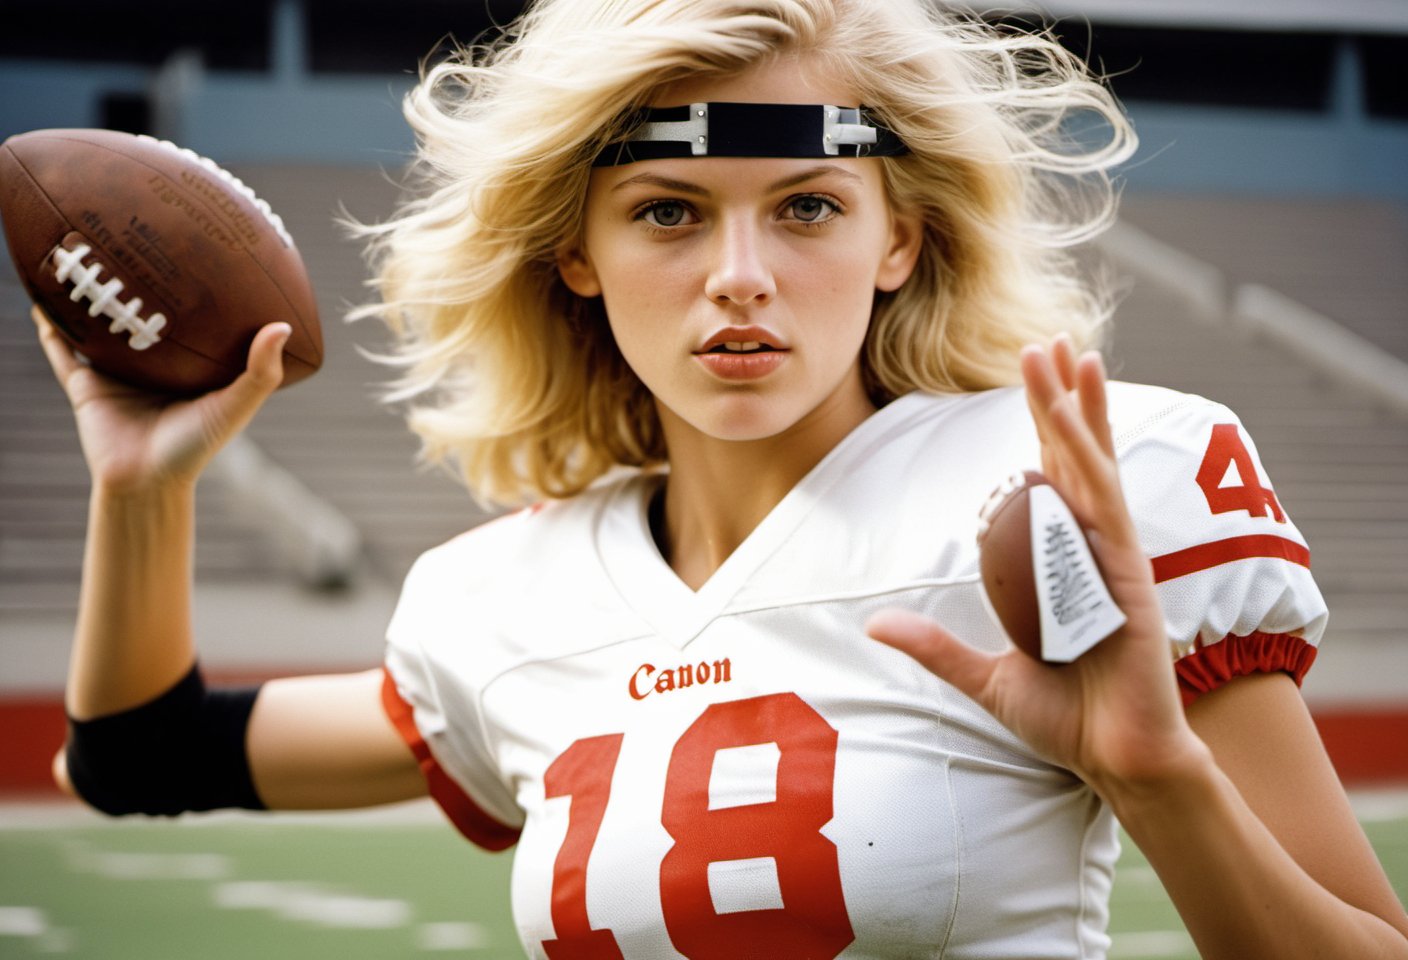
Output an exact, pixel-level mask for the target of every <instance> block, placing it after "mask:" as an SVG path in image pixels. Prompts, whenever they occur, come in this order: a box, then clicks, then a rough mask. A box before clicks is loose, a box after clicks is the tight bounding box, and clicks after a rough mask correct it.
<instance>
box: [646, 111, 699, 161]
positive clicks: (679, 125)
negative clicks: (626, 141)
mask: <svg viewBox="0 0 1408 960" xmlns="http://www.w3.org/2000/svg"><path fill="white" fill-rule="evenodd" d="M630 139H631V140H648V141H652V142H660V141H669V142H679V143H687V144H689V150H690V153H692V154H694V155H695V156H696V157H706V156H708V155H709V105H708V104H707V103H691V104H690V105H689V119H688V120H670V121H663V122H662V121H651V122H650V123H643V124H641V125H640V129H638V130H636V132H635V133H633V134H632V135H631V136H630Z"/></svg>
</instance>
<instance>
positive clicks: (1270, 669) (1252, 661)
mask: <svg viewBox="0 0 1408 960" xmlns="http://www.w3.org/2000/svg"><path fill="white" fill-rule="evenodd" d="M1315 654H1316V649H1315V648H1314V647H1313V646H1311V645H1310V644H1308V643H1306V642H1305V640H1304V639H1302V638H1301V637H1295V636H1291V635H1290V634H1288V633H1262V632H1260V631H1257V632H1256V633H1251V634H1248V635H1247V636H1245V637H1239V636H1237V635H1236V634H1229V635H1227V636H1226V637H1223V638H1222V640H1221V641H1220V642H1218V643H1213V644H1209V645H1208V646H1205V647H1203V646H1200V647H1197V648H1196V649H1194V651H1193V652H1192V653H1190V654H1188V655H1187V656H1186V657H1182V658H1180V659H1179V660H1177V661H1176V662H1175V663H1174V665H1173V668H1174V671H1175V672H1176V673H1177V674H1178V689H1179V692H1180V693H1181V694H1182V695H1183V705H1184V706H1185V707H1186V706H1188V704H1190V703H1192V702H1193V701H1194V700H1196V699H1198V697H1200V696H1202V695H1203V694H1205V693H1209V692H1211V691H1213V690H1216V689H1217V688H1218V687H1220V686H1222V685H1223V684H1225V683H1227V682H1228V681H1230V680H1234V679H1236V678H1237V677H1245V676H1248V675H1250V674H1253V673H1289V674H1290V675H1291V679H1292V680H1294V681H1295V682H1296V685H1297V686H1299V685H1300V682H1301V681H1302V680H1304V679H1305V673H1306V671H1307V670H1309V669H1310V665H1311V664H1312V663H1314V662H1315Z"/></svg>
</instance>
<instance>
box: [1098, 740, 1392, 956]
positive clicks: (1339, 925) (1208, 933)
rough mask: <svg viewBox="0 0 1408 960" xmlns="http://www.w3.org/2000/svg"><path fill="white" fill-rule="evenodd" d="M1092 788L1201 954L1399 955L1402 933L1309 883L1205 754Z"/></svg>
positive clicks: (1311, 879)
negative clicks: (1145, 777)
mask: <svg viewBox="0 0 1408 960" xmlns="http://www.w3.org/2000/svg"><path fill="white" fill-rule="evenodd" d="M1097 789H1099V790H1100V792H1101V793H1102V795H1103V796H1105V798H1106V800H1108V801H1109V802H1110V803H1111V805H1112V807H1113V808H1114V811H1115V814H1116V816H1117V817H1118V818H1119V820H1120V823H1121V824H1122V825H1123V827H1124V828H1125V830H1126V831H1127V832H1128V833H1129V835H1130V837H1131V838H1132V839H1133V840H1134V842H1135V843H1136V844H1137V845H1138V846H1139V849H1140V850H1141V851H1142V852H1143V853H1144V855H1145V856H1146V857H1147V858H1148V860H1149V863H1150V865H1151V866H1153V868H1154V870H1155V871H1156V872H1157V873H1158V875H1159V878H1160V879H1161V880H1162V882H1163V885H1164V888H1165V889H1166V890H1167V891H1168V894H1169V896H1170V897H1171V898H1172V900H1173V902H1174V905H1175V906H1176V907H1177V908H1178V912H1179V914H1180V915H1181V916H1182V918H1183V921H1184V923H1185V924H1186V925H1187V927H1188V931H1189V933H1190V934H1191V935H1192V937H1193V940H1194V942H1195V943H1196V944H1197V947H1198V951H1199V955H1200V956H1202V957H1203V958H1204V960H1218V958H1228V960H1234V958H1235V960H1244V958H1247V957H1276V958H1277V960H1290V958H1296V957H1316V958H1321V960H1327V958H1344V960H1372V958H1395V960H1401V958H1408V938H1405V936H1404V934H1403V933H1402V932H1400V931H1399V930H1396V929H1395V928H1394V927H1393V926H1392V925H1390V924H1389V923H1388V922H1386V921H1385V920H1383V919H1381V918H1380V917H1378V916H1375V915H1373V914H1371V913H1369V912H1367V911H1364V910H1361V909H1358V908H1357V907H1354V906H1352V905H1350V904H1348V903H1346V902H1344V901H1343V900H1341V899H1339V898H1338V897H1336V896H1335V895H1334V894H1332V893H1331V892H1330V891H1328V890H1326V889H1325V888H1324V887H1323V886H1321V885H1320V884H1319V883H1317V882H1316V881H1315V880H1314V879H1313V878H1312V877H1310V876H1309V875H1308V874H1307V873H1306V872H1305V871H1304V870H1303V869H1301V867H1300V866H1299V865H1298V864H1297V863H1296V862H1295V861H1294V860H1293V859H1292V858H1291V856H1290V855H1289V854H1288V853H1286V851H1285V850H1284V849H1283V848H1282V846H1281V845H1280V843H1278V842H1277V840H1276V838H1275V837H1274V836H1273V835H1272V833H1271V832H1270V831H1269V830H1268V829H1267V828H1266V826H1265V825H1264V824H1263V823H1262V822H1261V821H1260V820H1259V819H1258V818H1257V817H1256V815H1255V814H1254V813H1253V812H1252V811H1251V809H1249V808H1248V806H1247V804H1246V803H1245V802H1244V801H1243V799H1242V797H1241V795H1240V794H1239V793H1238V791H1237V788H1236V786H1235V785H1234V784H1233V783H1232V781H1231V780H1230V779H1228V777H1227V776H1226V775H1225V774H1224V773H1223V772H1222V770H1221V769H1220V768H1219V767H1218V766H1217V764H1216V763H1215V762H1214V761H1213V758H1212V756H1211V754H1210V753H1207V754H1204V755H1202V756H1200V757H1198V758H1196V759H1195V760H1194V761H1193V762H1189V763H1185V764H1184V766H1183V769H1181V770H1179V771H1178V772H1176V773H1174V774H1171V775H1170V776H1169V777H1167V778H1164V779H1162V780H1161V781H1160V782H1158V783H1145V784H1139V785H1129V784H1104V785H1100V786H1099V787H1098V788H1097Z"/></svg>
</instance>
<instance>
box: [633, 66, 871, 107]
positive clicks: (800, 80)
mask: <svg viewBox="0 0 1408 960" xmlns="http://www.w3.org/2000/svg"><path fill="white" fill-rule="evenodd" d="M709 100H720V101H728V102H732V103H830V104H834V105H836V106H841V107H855V106H859V105H860V101H859V99H858V96H857V94H856V92H855V91H854V90H852V89H851V88H850V86H849V85H848V84H846V83H844V82H843V81H841V80H840V79H839V78H837V77H836V76H835V73H834V71H828V70H825V69H823V66H822V61H821V59H820V58H819V57H816V56H814V55H801V56H798V55H790V56H779V57H775V58H773V59H770V60H766V61H764V62H762V63H758V64H754V65H752V66H750V67H746V68H744V69H742V70H740V71H737V72H735V73H727V74H717V75H709V76H697V77H688V78H685V79H683V80H677V81H674V82H672V83H666V84H662V85H661V86H659V87H657V88H656V90H655V92H654V94H653V95H652V96H651V98H650V101H649V105H650V106H652V107H675V106H683V105H685V104H690V103H698V102H701V101H709Z"/></svg>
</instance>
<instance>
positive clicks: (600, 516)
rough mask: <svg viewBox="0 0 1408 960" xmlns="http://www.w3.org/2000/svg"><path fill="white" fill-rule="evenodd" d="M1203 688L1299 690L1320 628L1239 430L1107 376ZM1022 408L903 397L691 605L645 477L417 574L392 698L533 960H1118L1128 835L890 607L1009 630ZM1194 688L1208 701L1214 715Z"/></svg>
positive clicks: (1170, 395) (1185, 649)
mask: <svg viewBox="0 0 1408 960" xmlns="http://www.w3.org/2000/svg"><path fill="white" fill-rule="evenodd" d="M1110 390H1111V411H1112V418H1113V424H1114V428H1115V431H1116V437H1117V444H1118V447H1119V451H1120V462H1121V468H1122V476H1123V480H1124V485H1125V490H1126V494H1127V496H1128V498H1129V499H1130V501H1131V505H1132V508H1133V510H1134V514H1135V516H1136V518H1137V519H1138V522H1139V528H1140V533H1141V537H1142V539H1143V543H1144V545H1145V548H1146V549H1147V551H1148V553H1149V555H1150V557H1151V558H1153V563H1154V569H1155V573H1156V578H1157V579H1159V580H1160V582H1161V587H1160V589H1161V591H1162V599H1163V602H1164V609H1165V613H1166V616H1167V620H1168V634H1169V637H1170V640H1171V644H1172V648H1173V651H1174V653H1175V655H1176V656H1179V657H1180V658H1182V660H1181V663H1184V664H1187V666H1182V667H1180V676H1181V679H1182V680H1183V681H1184V682H1185V684H1186V685H1187V689H1189V690H1190V691H1193V690H1202V689H1210V688H1211V687H1213V686H1216V685H1217V684H1219V683H1221V682H1224V681H1225V680H1227V679H1228V678H1230V677H1232V676H1236V675H1238V674H1240V673H1245V672H1250V671H1253V670H1287V671H1288V672H1291V673H1292V674H1294V675H1296V676H1297V677H1299V675H1300V674H1301V673H1303V672H1304V669H1305V668H1306V667H1308V666H1309V661H1310V659H1312V658H1313V656H1314V649H1315V644H1316V643H1317V642H1318V639H1319V636H1320V634H1321V632H1322V630H1323V626H1324V620H1325V607H1324V603H1323V601H1322V599H1321V597H1320V594H1319V591H1318V590H1317V589H1316V587H1315V584H1314V582H1313V581H1312V580H1311V577H1310V574H1309V570H1308V562H1309V560H1308V553H1307V551H1306V547H1305V543H1304V541H1303V539H1302V538H1301V536H1300V534H1299V533H1298V532H1297V531H1296V529H1295V527H1294V526H1293V525H1292V524H1291V523H1290V521H1289V520H1288V519H1286V517H1285V514H1284V511H1283V510H1282V509H1281V507H1280V505H1279V503H1278V502H1277V501H1276V499H1275V495H1274V493H1273V492H1272V490H1271V487H1270V484H1269V482H1268V480H1267V479H1266V477H1265V474H1264V473H1263V472H1262V470H1261V468H1260V465H1259V463H1258V461H1257V457H1256V453H1255V450H1254V448H1253V447H1252V445H1251V441H1250V440H1249V439H1248V438H1247V436H1246V435H1245V433H1244V432H1243V431H1242V429H1241V427H1240V425H1239V424H1238V421H1237V419H1236V417H1235V416H1234V415H1233V414H1232V413H1231V412H1230V411H1228V410H1227V409H1226V408H1225V407H1222V406H1219V405H1217V404H1214V403H1211V402H1209V401H1206V400H1203V399H1201V398H1198V397H1191V396H1187V395H1184V394H1178V393H1174V392H1172V391H1168V390H1162V389H1158V388H1152V387H1137V386H1131V385H1125V384H1112V385H1111V388H1110ZM1039 465H1040V457H1039V449H1038V444H1037V440H1036V436H1035V431H1034V428H1033V426H1032V423H1031V419H1030V416H1029V414H1028V412H1027V409H1026V402H1025V398H1024V396H1023V393H1022V392H1021V390H1019V389H1005V390H996V391H991V392H987V393H981V394H971V395H955V396H930V395H921V394H912V395H909V396H906V397H903V398H901V399H899V400H897V401H895V402H894V403H892V404H890V405H889V406H887V407H885V408H883V409H882V410H880V411H879V412H878V413H876V414H875V415H874V416H872V417H871V418H870V419H869V420H867V421H866V422H865V423H864V424H862V425H861V426H860V427H858V428H857V429H856V430H855V431H854V432H853V433H852V434H851V435H850V436H849V437H847V438H846V439H845V440H844V441H843V442H842V443H841V444H840V445H838V446H837V447H836V448H835V449H834V450H833V451H831V453H830V454H829V455H828V456H827V457H826V458H825V459H824V460H823V461H822V462H821V463H820V464H818V465H817V466H816V468H815V469H813V470H812V471H811V473H810V474H808V475H807V477H806V478H804V479H803V480H802V481H801V482H800V483H799V484H798V485H797V486H796V487H795V488H794V489H793V490H792V491H791V492H790V493H789V494H788V495H787V496H786V497H785V498H784V499H783V500H782V502H781V503H779V504H778V505H777V507H776V508H775V509H774V510H773V511H772V513H771V514H769V515H768V516H767V518H766V519H764V520H763V522H762V523H761V524H759V526H758V527H757V529H756V530H754V531H753V533H752V535H751V536H749V537H748V539H747V540H746V541H745V542H744V543H743V544H742V545H741V546H739V548H738V549H737V550H736V551H735V552H734V553H733V555H732V556H730V557H729V558H728V560H727V561H726V562H725V563H724V564H723V566H721V567H720V568H719V569H718V571H717V572H716V573H715V574H714V576H713V577H712V578H711V579H710V580H709V582H708V583H706V584H705V585H704V586H703V587H702V588H701V589H700V590H699V591H698V592H697V593H696V592H693V591H691V590H690V589H688V588H687V587H686V586H685V585H684V584H683V583H682V582H681V581H680V580H679V579H678V578H677V577H676V576H675V575H674V573H673V572H672V571H671V569H670V567H669V566H668V565H667V564H666V563H665V561H664V560H663V559H662V558H661V556H660V553H659V552H658V550H657V549H656V546H655V544H654V542H653V540H652V538H651V533H650V529H649V523H648V519H647V505H648V503H649V500H650V497H651V494H652V493H653V491H655V490H656V489H657V488H658V485H659V484H660V482H661V480H660V478H659V477H658V476H657V477H651V476H632V477H628V478H625V479H623V480H619V481H616V482H613V483H611V484H608V485H604V486H602V487H599V488H596V489H593V490H591V491H589V492H588V493H585V494H583V495H581V496H579V497H577V498H575V499H573V500H570V501H565V502H556V503H550V504H547V505H545V506H542V507H540V508H535V509H530V510H525V511H522V512H520V513H517V514H514V515H512V516H510V517H506V518H503V519H501V520H498V521H496V522H493V523H490V524H488V525H486V526H484V527H481V528H478V529H476V530H473V531H471V532H470V533H468V534H465V535H464V536H461V537H459V538H457V539H455V540H453V541H451V542H449V543H447V544H445V545H444V546H441V547H439V548H437V549H435V550H432V551H430V552H428V553H427V554H426V555H425V556H424V557H422V558H421V559H420V560H419V561H418V562H417V564H416V565H415V567H414V569H413V570H412V572H411V574H410V576H409V577H408V579H407V582H406V585H405V590H404V592H403V595H402V598H401V602H400V604H399V606H398V608H397V611H396V614H395V616H394V618H393V620H392V623H391V625H390V627H389V631H388V633H389V647H388V654H387V664H386V666H387V682H386V685H385V688H384V694H385V696H384V700H385V703H386V707H387V710H388V712H389V713H390V715H391V717H392V719H393V721H394V722H395V723H396V725H397V727H398V729H399V730H400V731H401V732H402V734H403V736H405V738H406V739H407V741H408V742H409V743H410V745H411V747H412V749H413V750H414V751H415V752H416V754H417V756H418V757H419V758H420V760H421V765H422V768H423V769H424V770H425V771H426V773H427V776H428V778H429V781H430V784H431V789H432V793H433V795H434V796H435V797H436V799H437V800H438V801H439V802H440V804H441V805H442V806H443V807H444V808H445V810H446V812H447V813H448V814H449V815H450V817H451V819H452V820H454V822H455V823H456V825H457V826H458V827H459V828H460V829H461V830H462V831H463V832H464V833H465V834H466V835H467V836H469V837H470V838H471V839H473V840H475V841H476V842H478V843H480V844H482V845H484V846H487V847H490V848H494V849H498V848H503V847H506V846H509V845H511V844H513V843H515V842H516V843H517V845H518V849H517V852H516V854H515V860H514V867H513V881H512V887H513V889H512V900H513V908H514V915H515V918H516V921H517V924H518V928H519V932H520V935H521V937H522V940H523V945H524V947H525V949H526V950H527V952H528V954H529V955H530V956H532V957H550V958H553V960H561V958H569V957H570V958H577V957H581V958H617V957H619V958H623V960H635V958H669V957H681V956H683V957H691V958H714V957H719V958H724V957H727V958H731V960H738V958H752V957H756V958H767V960H785V958H794V957H795V958H803V957H806V958H829V957H847V958H860V957H939V956H943V957H947V958H952V960H960V958H985V960H995V958H1014V960H1015V958H1020V960H1038V958H1046V957H1064V958H1076V957H1080V958H1098V957H1103V956H1104V954H1105V951H1106V949H1107V947H1108V939H1107V937H1106V935H1105V926H1106V919H1107V909H1108V898H1109V892H1110V886H1111V880H1112V874H1113V868H1114V862H1115V858H1116V855H1117V853H1118V850H1117V841H1116V832H1115V825H1114V823H1113V819H1112V817H1111V815H1110V813H1109V812H1108V810H1107V809H1106V808H1105V807H1104V805H1103V804H1102V803H1101V802H1100V801H1099V799H1098V798H1097V797H1096V796H1095V795H1094V794H1093V793H1092V791H1091V790H1090V789H1089V788H1087V787H1086V786H1085V785H1084V784H1083V783H1082V782H1081V781H1080V780H1078V779H1077V778H1076V777H1075V776H1073V775H1072V774H1071V773H1070V772H1069V771H1068V770H1065V769H1062V768H1059V767H1056V766H1053V765H1051V764H1049V763H1047V762H1045V761H1043V760H1042V759H1041V758H1039V757H1037V756H1036V755H1034V754H1033V752H1032V751H1031V750H1030V749H1029V748H1028V747H1027V746H1026V745H1025V744H1024V743H1022V742H1021V741H1020V740H1018V739H1017V738H1016V737H1014V736H1013V735H1012V734H1011V733H1009V732H1008V731H1007V730H1006V729H1004V728H1003V727H1002V726H1001V725H999V724H998V723H997V722H996V721H995V720H994V719H993V718H992V717H991V716H990V715H988V714H987V713H985V712H984V711H983V710H981V709H980V708H978V707H977V705H976V704H974V703H973V702H972V701H971V700H969V699H967V698H966V697H964V696H962V695H961V694H959V693H958V692H957V691H956V690H955V689H954V688H953V687H951V686H949V685H947V684H945V683H943V682H942V681H940V680H938V679H937V678H936V677H934V676H933V675H932V674H930V673H929V672H928V671H926V670H925V669H923V668H922V667H920V666H919V665H918V664H916V663H915V662H914V661H912V660H911V659H909V658H908V657H906V656H904V655H903V654H901V653H898V652H897V651H895V650H892V649H890V648H888V647H885V646H883V645H882V644H879V643H876V642H875V641H873V640H870V639H869V638H868V637H866V636H865V634H864V633H863V631H862V625H863V624H864V623H865V621H866V619H867V617H869V616H870V614H872V613H874V612H875V611H877V610H879V609H881V608H883V607H889V606H901V607H907V608H909V609H912V610H916V611H919V612H921V613H924V614H927V615H929V616H931V617H933V618H935V619H937V620H939V621H940V622H942V623H944V624H945V625H947V626H948V627H949V628H950V629H952V630H953V631H954V632H955V633H957V634H958V635H959V636H961V637H964V638H966V639H968V640H969V641H970V642H971V643H972V644H973V645H974V646H976V647H979V648H982V649H984V650H989V651H999V650H1002V649H1004V648H1005V647H1006V645H1007V641H1006V639H1005V637H1004V636H1003V634H1002V633H1001V631H1000V629H999V628H998V627H997V626H996V625H995V624H994V623H993V621H992V620H991V618H990V616H989V614H988V613H987V611H986V609H985V607H984V603H983V600H982V596H981V587H980V581H979V577H978V562H977V546H976V542H975V536H976V532H977V526H978V514H979V510H980V508H981V506H982V504H983V503H984V501H985V500H986V499H987V497H988V495H989V493H990V492H991V491H992V490H993V488H994V487H995V486H997V484H998V483H1000V482H1001V481H1002V480H1003V479H1004V478H1006V477H1007V476H1009V475H1010V474H1012V473H1014V472H1016V471H1018V470H1022V469H1036V468H1039ZM1190 695H1191V694H1190Z"/></svg>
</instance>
